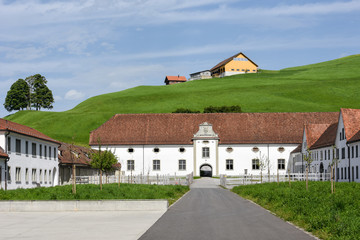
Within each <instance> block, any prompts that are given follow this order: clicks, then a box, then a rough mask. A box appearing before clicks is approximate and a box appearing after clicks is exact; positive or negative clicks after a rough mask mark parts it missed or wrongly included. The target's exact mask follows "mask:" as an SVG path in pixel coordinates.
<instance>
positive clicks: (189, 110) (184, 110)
mask: <svg viewBox="0 0 360 240" xmlns="http://www.w3.org/2000/svg"><path fill="white" fill-rule="evenodd" d="M172 113H200V111H196V110H191V109H189V108H178V109H176V110H175V111H174V112H172Z"/></svg>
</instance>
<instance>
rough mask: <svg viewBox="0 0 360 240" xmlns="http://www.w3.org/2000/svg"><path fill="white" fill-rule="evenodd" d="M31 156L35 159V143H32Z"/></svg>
mask: <svg viewBox="0 0 360 240" xmlns="http://www.w3.org/2000/svg"><path fill="white" fill-rule="evenodd" d="M32 156H33V157H36V143H32Z"/></svg>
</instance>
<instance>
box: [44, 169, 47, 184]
mask: <svg viewBox="0 0 360 240" xmlns="http://www.w3.org/2000/svg"><path fill="white" fill-rule="evenodd" d="M44 183H47V170H44Z"/></svg>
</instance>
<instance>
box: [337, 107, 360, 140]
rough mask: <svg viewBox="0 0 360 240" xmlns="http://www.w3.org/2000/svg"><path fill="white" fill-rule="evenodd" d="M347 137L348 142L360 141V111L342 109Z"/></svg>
mask: <svg viewBox="0 0 360 240" xmlns="http://www.w3.org/2000/svg"><path fill="white" fill-rule="evenodd" d="M340 112H341V114H342V118H343V122H344V129H345V136H346V140H347V141H348V142H350V141H357V140H359V139H360V136H359V135H358V132H359V131H360V109H350V108H341V109H340Z"/></svg>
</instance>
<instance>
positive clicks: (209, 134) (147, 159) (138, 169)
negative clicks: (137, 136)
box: [93, 123, 297, 176]
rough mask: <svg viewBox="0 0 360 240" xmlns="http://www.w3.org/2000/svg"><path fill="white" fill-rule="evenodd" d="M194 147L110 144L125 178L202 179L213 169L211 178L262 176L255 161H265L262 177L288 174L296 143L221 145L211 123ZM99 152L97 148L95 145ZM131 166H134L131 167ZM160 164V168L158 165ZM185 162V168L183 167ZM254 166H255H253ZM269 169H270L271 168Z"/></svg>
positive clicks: (195, 140)
mask: <svg viewBox="0 0 360 240" xmlns="http://www.w3.org/2000/svg"><path fill="white" fill-rule="evenodd" d="M192 143H193V144H192V145H126V146H120V145H109V146H106V145H104V146H102V150H106V149H109V150H111V151H113V152H114V153H115V155H116V156H117V157H118V160H119V162H120V163H121V165H122V166H123V167H122V171H125V174H126V175H130V174H144V175H147V174H149V175H157V174H159V175H162V174H170V175H175V174H176V175H177V176H181V175H182V176H183V175H186V174H189V173H191V172H193V173H194V176H199V175H201V174H200V169H202V168H203V167H204V166H207V167H210V170H211V175H213V176H219V175H220V174H226V175H239V174H249V175H251V174H254V175H257V174H260V171H261V169H260V168H259V166H258V165H256V163H258V162H254V161H253V160H254V159H259V161H264V163H265V162H266V159H269V161H267V162H266V164H265V166H264V168H262V171H263V174H265V173H267V172H268V169H270V174H276V173H277V171H279V173H280V174H285V173H286V172H287V170H288V161H289V156H290V152H291V151H293V150H294V149H295V148H296V147H297V144H219V138H218V136H217V134H216V133H215V132H214V131H213V130H212V126H211V124H208V123H203V124H200V129H199V131H198V133H196V134H195V135H194V138H193V141H192ZM93 147H94V148H95V149H96V146H93ZM132 163H133V165H134V167H133V168H132ZM158 163H159V165H158ZM184 163H185V166H184ZM254 163H255V164H254ZM268 167H269V168H268Z"/></svg>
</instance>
